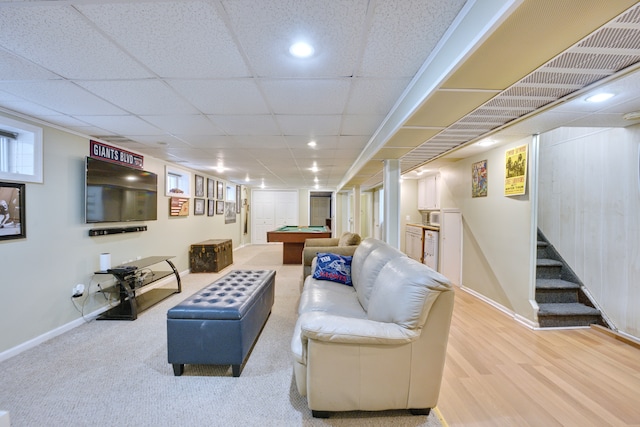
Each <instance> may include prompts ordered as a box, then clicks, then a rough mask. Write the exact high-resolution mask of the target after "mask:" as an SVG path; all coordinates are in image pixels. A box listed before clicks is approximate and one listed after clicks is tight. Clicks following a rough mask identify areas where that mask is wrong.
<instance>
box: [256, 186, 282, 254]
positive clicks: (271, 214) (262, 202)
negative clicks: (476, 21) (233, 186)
mask: <svg viewBox="0 0 640 427" xmlns="http://www.w3.org/2000/svg"><path fill="white" fill-rule="evenodd" d="M251 204H252V205H253V206H252V207H251V222H252V223H253V226H252V227H251V230H252V236H251V241H252V242H253V243H255V244H260V243H267V231H271V230H273V229H275V228H276V227H275V208H274V206H275V198H274V197H273V194H271V192H269V191H258V190H254V191H253V192H252V194H251Z"/></svg>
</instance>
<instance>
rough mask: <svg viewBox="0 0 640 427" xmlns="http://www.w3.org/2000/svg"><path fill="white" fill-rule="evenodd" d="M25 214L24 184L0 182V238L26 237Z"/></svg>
mask: <svg viewBox="0 0 640 427" xmlns="http://www.w3.org/2000/svg"><path fill="white" fill-rule="evenodd" d="M25 215H26V204H25V184H18V183H14V182H0V240H10V239H24V238H26V237H27V230H26V221H25Z"/></svg>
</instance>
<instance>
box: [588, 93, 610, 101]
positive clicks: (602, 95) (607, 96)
mask: <svg viewBox="0 0 640 427" xmlns="http://www.w3.org/2000/svg"><path fill="white" fill-rule="evenodd" d="M610 98H613V93H606V92H603V93H597V94H595V95H591V96H588V97H586V98H585V101H587V102H603V101H606V100H607V99H610Z"/></svg>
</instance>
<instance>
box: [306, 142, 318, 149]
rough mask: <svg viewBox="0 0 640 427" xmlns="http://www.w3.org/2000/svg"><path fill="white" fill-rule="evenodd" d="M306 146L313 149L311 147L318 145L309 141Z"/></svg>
mask: <svg viewBox="0 0 640 427" xmlns="http://www.w3.org/2000/svg"><path fill="white" fill-rule="evenodd" d="M307 145H308V146H309V147H311V148H313V147H315V146H316V145H318V144H316V142H315V141H309V142H308V143H307Z"/></svg>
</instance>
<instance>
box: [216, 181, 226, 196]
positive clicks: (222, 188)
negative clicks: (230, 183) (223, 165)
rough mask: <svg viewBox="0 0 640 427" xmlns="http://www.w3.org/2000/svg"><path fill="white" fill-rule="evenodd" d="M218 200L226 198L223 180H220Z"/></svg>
mask: <svg viewBox="0 0 640 427" xmlns="http://www.w3.org/2000/svg"><path fill="white" fill-rule="evenodd" d="M216 199H218V200H224V184H223V182H222V181H218V195H217V196H216Z"/></svg>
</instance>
